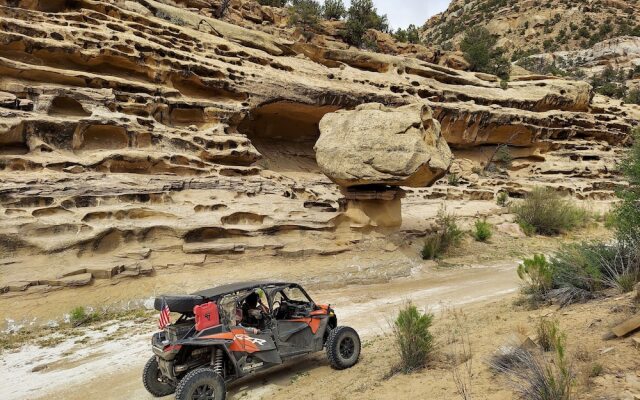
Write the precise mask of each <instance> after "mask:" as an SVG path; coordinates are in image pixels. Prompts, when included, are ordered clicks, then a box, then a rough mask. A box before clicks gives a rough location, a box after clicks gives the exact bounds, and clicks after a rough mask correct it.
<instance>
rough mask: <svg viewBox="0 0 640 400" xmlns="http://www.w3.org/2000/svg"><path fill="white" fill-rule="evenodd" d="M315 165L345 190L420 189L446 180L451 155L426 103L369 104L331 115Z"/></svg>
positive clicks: (323, 129) (324, 126)
mask: <svg viewBox="0 0 640 400" xmlns="http://www.w3.org/2000/svg"><path fill="white" fill-rule="evenodd" d="M315 151H316V158H317V161H318V166H319V167H320V169H321V170H322V172H324V173H325V175H327V176H328V177H329V178H330V179H331V180H333V181H334V182H335V183H337V184H338V185H340V186H343V187H352V186H363V185H389V186H411V187H424V186H430V185H432V184H433V183H434V182H435V181H436V180H438V179H439V178H441V177H442V176H444V174H445V173H446V171H447V170H448V169H449V167H450V165H451V161H452V159H453V156H452V154H451V150H450V149H449V145H447V142H446V141H445V140H444V138H443V137H442V135H441V132H440V123H439V122H438V121H437V120H435V119H433V118H432V112H431V109H430V108H429V107H427V106H426V105H424V104H420V103H417V104H411V105H408V106H404V107H399V108H387V107H385V106H383V105H381V104H376V103H371V104H363V105H361V106H359V107H356V109H355V110H353V111H338V112H335V113H329V114H327V115H325V116H324V118H322V120H321V121H320V138H319V139H318V142H317V143H316V145H315Z"/></svg>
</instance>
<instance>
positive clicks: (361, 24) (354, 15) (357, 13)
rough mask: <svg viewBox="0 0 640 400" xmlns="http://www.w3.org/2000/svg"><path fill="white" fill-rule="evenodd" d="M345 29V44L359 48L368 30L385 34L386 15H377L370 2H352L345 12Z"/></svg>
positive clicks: (368, 0) (353, 0) (360, 0)
mask: <svg viewBox="0 0 640 400" xmlns="http://www.w3.org/2000/svg"><path fill="white" fill-rule="evenodd" d="M345 28H346V37H345V40H346V41H347V43H349V44H352V45H354V46H357V47H361V46H362V45H363V44H364V41H363V37H364V34H365V32H366V31H367V30H368V29H376V30H378V31H382V32H386V31H388V30H389V23H388V21H387V16H386V15H379V14H378V10H377V9H376V7H375V6H374V5H373V1H372V0H352V1H351V6H349V11H347V22H346V24H345Z"/></svg>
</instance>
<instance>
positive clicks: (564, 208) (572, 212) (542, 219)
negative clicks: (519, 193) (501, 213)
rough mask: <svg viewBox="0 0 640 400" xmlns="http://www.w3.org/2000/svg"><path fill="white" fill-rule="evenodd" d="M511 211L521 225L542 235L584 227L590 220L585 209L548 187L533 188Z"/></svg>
mask: <svg viewBox="0 0 640 400" xmlns="http://www.w3.org/2000/svg"><path fill="white" fill-rule="evenodd" d="M511 211H512V212H513V213H514V214H515V215H516V218H517V221H518V223H520V225H521V226H523V227H524V228H526V227H533V229H535V232H536V233H538V234H540V235H549V236H552V235H557V234H560V233H563V232H567V231H570V230H573V229H576V228H579V227H583V226H585V225H587V223H588V222H589V220H590V215H589V213H588V212H587V211H586V210H585V209H583V208H580V207H577V206H575V205H574V204H573V202H572V201H571V200H569V199H565V198H563V197H562V196H561V195H560V193H559V192H557V191H555V190H553V189H550V188H546V187H536V188H534V189H533V190H531V192H529V193H528V194H527V195H526V196H525V198H524V200H522V201H520V202H518V203H516V204H513V205H512V206H511Z"/></svg>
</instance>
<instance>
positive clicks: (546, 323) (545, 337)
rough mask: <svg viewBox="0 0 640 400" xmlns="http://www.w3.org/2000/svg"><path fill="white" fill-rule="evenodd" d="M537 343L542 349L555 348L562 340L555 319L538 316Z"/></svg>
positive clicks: (549, 349) (561, 334)
mask: <svg viewBox="0 0 640 400" xmlns="http://www.w3.org/2000/svg"><path fill="white" fill-rule="evenodd" d="M536 334H537V341H538V345H539V346H540V347H541V348H542V350H544V351H551V350H555V349H556V346H557V345H558V344H559V343H563V342H564V337H563V335H564V334H563V333H562V332H561V331H560V324H559V322H558V321H557V320H552V319H547V318H540V320H539V321H538V325H537V326H536Z"/></svg>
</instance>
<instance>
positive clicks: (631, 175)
mask: <svg viewBox="0 0 640 400" xmlns="http://www.w3.org/2000/svg"><path fill="white" fill-rule="evenodd" d="M632 136H633V146H632V147H631V149H629V150H628V151H627V154H626V155H625V157H624V158H623V160H622V162H621V163H620V170H621V171H622V173H623V175H624V177H625V179H626V180H627V182H629V186H627V187H623V188H621V189H619V190H618V191H617V192H616V196H617V197H618V198H619V199H620V200H622V201H621V202H620V203H619V205H618V206H616V208H615V209H614V210H613V213H614V215H615V217H614V225H615V228H616V231H617V233H618V236H621V237H623V238H624V239H627V238H640V207H639V206H638V204H640V127H636V128H635V129H634V131H633V133H632Z"/></svg>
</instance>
